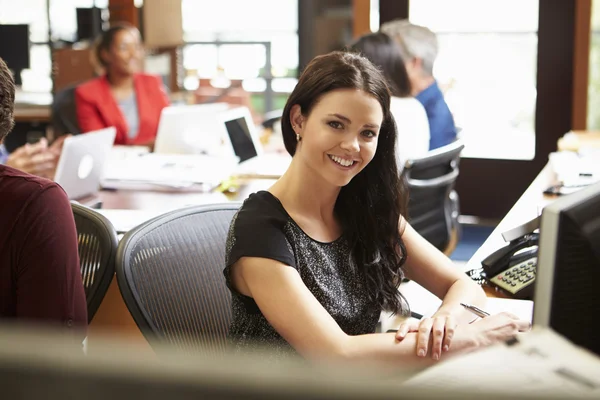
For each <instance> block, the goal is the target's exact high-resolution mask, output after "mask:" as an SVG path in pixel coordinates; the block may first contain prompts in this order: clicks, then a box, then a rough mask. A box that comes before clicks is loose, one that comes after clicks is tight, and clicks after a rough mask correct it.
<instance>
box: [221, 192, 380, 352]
mask: <svg viewBox="0 0 600 400" xmlns="http://www.w3.org/2000/svg"><path fill="white" fill-rule="evenodd" d="M225 257H226V268H225V270H224V274H225V279H226V281H227V285H228V286H229V288H230V290H231V292H232V322H231V326H230V329H229V338H230V340H231V342H232V344H233V345H234V346H235V347H236V348H238V349H250V347H253V346H255V345H259V346H261V347H262V346H265V345H266V346H268V348H269V349H270V350H272V351H273V354H276V355H277V354H278V355H288V354H290V352H291V353H292V354H293V353H294V351H293V349H292V348H291V346H290V345H289V344H288V343H287V342H286V341H285V340H284V339H283V338H282V337H281V336H280V335H279V334H278V333H277V332H276V331H275V329H274V328H273V327H272V326H271V325H270V324H269V322H268V321H267V320H266V318H265V317H264V316H263V315H262V313H261V311H260V309H259V308H258V306H257V305H256V303H255V302H254V300H253V299H252V298H251V297H247V296H244V295H242V294H240V293H239V292H237V291H236V290H235V289H233V286H232V285H231V282H230V278H229V275H230V273H229V268H230V267H231V265H232V264H234V263H235V262H236V261H237V260H239V259H240V258H241V257H261V258H269V259H273V260H277V261H280V262H282V263H284V264H286V265H289V266H290V267H291V268H295V269H296V270H297V271H298V273H299V274H300V277H301V278H302V281H303V282H304V284H305V285H306V287H307V288H308V289H309V290H310V291H311V293H312V294H313V295H314V296H315V298H316V299H317V300H318V301H319V302H320V303H321V305H322V306H323V307H324V308H325V309H326V310H327V312H328V313H329V314H330V315H331V316H332V317H333V318H334V319H335V321H336V322H337V323H338V325H339V326H340V327H341V328H342V330H343V331H344V332H346V333H347V334H348V335H361V334H367V333H373V332H375V326H376V324H377V321H378V320H379V316H380V312H381V308H380V306H379V305H378V304H377V302H375V301H371V300H369V296H368V294H367V289H366V284H365V278H364V274H362V273H361V272H360V271H359V270H358V269H357V268H356V267H355V265H354V262H353V260H352V258H351V256H350V250H349V248H348V245H347V243H346V240H345V239H344V236H343V235H342V237H340V238H339V239H337V240H335V241H333V242H330V243H322V242H318V241H316V240H314V239H312V238H310V237H309V236H308V235H307V234H306V233H304V231H303V230H302V229H300V227H299V226H298V225H297V224H296V223H295V222H294V220H293V219H292V218H291V217H290V216H289V214H288V213H287V212H286V211H285V209H284V208H283V205H282V204H281V202H279V200H278V199H277V198H276V197H275V196H273V195H272V194H271V193H269V192H266V191H261V192H258V193H255V194H252V195H250V197H249V198H248V199H247V200H246V201H245V202H244V204H243V205H242V207H241V208H240V210H239V212H238V213H237V214H236V215H235V217H234V218H233V221H232V222H231V226H230V230H229V236H228V239H227V248H226V256H225Z"/></svg>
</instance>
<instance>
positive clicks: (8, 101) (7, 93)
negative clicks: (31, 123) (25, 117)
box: [0, 58, 15, 143]
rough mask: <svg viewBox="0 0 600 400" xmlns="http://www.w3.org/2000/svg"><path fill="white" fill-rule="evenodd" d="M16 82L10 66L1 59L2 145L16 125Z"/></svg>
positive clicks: (0, 123)
mask: <svg viewBox="0 0 600 400" xmlns="http://www.w3.org/2000/svg"><path fill="white" fill-rule="evenodd" d="M14 110H15V80H14V78H13V76H12V73H11V72H10V70H9V69H8V66H7V65H6V63H5V62H4V60H2V58H0V143H2V141H3V140H4V138H5V137H6V135H8V133H9V132H10V131H11V130H12V128H13V126H14V125H15V120H14V117H13V114H14Z"/></svg>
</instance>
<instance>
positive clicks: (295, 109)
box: [290, 104, 306, 133]
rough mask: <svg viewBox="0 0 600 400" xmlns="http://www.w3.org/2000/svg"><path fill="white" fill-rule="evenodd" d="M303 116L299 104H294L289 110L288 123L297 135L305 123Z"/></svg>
mask: <svg viewBox="0 0 600 400" xmlns="http://www.w3.org/2000/svg"><path fill="white" fill-rule="evenodd" d="M305 121H306V120H305V118H304V115H302V109H301V108H300V105H299V104H294V105H293V106H292V109H291V110H290V122H291V123H292V128H294V131H296V133H299V132H300V131H301V130H302V128H303V127H304V123H305Z"/></svg>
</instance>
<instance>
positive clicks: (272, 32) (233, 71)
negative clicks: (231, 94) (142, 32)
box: [182, 0, 298, 113]
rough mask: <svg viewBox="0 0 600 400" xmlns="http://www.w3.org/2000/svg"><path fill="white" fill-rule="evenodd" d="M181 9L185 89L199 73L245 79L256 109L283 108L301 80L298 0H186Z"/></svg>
mask: <svg viewBox="0 0 600 400" xmlns="http://www.w3.org/2000/svg"><path fill="white" fill-rule="evenodd" d="M182 8H183V10H182V11H183V31H184V40H185V42H186V43H188V44H187V45H186V46H185V47H184V51H183V64H184V69H185V74H186V78H185V80H184V86H185V87H186V89H189V90H193V89H195V88H196V87H197V86H198V79H199V78H211V79H215V80H221V81H227V80H228V79H241V80H243V87H244V89H245V90H246V91H248V92H251V93H254V94H253V96H252V104H253V107H254V108H255V111H257V112H259V113H262V112H264V111H268V110H266V109H267V108H271V109H277V108H283V105H284V103H285V99H286V98H287V95H288V94H289V93H290V92H291V91H292V90H293V88H294V86H295V84H296V79H295V77H296V70H297V68H298V0H253V1H247V0H221V1H218V2H209V1H203V0H183V2H182ZM207 10H209V11H207ZM233 10H235V12H232V11H233ZM218 42H233V43H234V44H222V43H221V44H220V43H218ZM243 42H252V43H248V44H245V43H243ZM269 54H270V64H271V71H266V70H265V67H266V65H267V57H268V55H269ZM240 60H243V62H241V61H240ZM267 72H270V74H269V73H267ZM271 78H272V79H271ZM218 84H219V83H216V85H218ZM268 84H269V85H270V87H271V90H272V92H271V93H269V92H265V91H266V89H267V85H268ZM265 96H272V98H271V97H269V98H268V99H267V98H266V97H265Z"/></svg>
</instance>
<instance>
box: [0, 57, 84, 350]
mask: <svg viewBox="0 0 600 400" xmlns="http://www.w3.org/2000/svg"><path fill="white" fill-rule="evenodd" d="M14 99H15V86H14V80H13V77H12V75H11V73H10V71H9V70H8V67H7V66H6V64H5V63H4V61H3V60H2V59H0V144H1V143H2V141H3V140H4V138H5V137H6V135H7V134H8V133H9V132H10V130H11V129H12V127H13V125H14V119H13V112H14ZM0 197H1V198H2V201H1V204H2V206H1V207H0V320H3V322H4V323H5V322H7V320H13V321H15V322H26V323H34V324H43V325H44V326H49V327H52V326H54V327H61V328H63V329H65V330H67V331H68V332H70V333H72V334H73V337H74V338H76V339H81V340H83V338H84V337H85V334H86V328H87V305H86V298H85V292H84V289H83V282H82V279H81V271H80V268H79V255H78V253H77V232H76V229H75V221H74V219H73V212H72V211H71V205H70V203H69V200H68V199H67V195H66V194H65V192H64V191H63V190H62V188H61V187H60V186H58V185H57V184H56V183H54V182H52V181H50V180H48V179H45V178H41V177H38V176H34V175H29V174H27V173H25V172H22V171H19V170H17V169H15V168H12V167H9V166H7V165H0Z"/></svg>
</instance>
